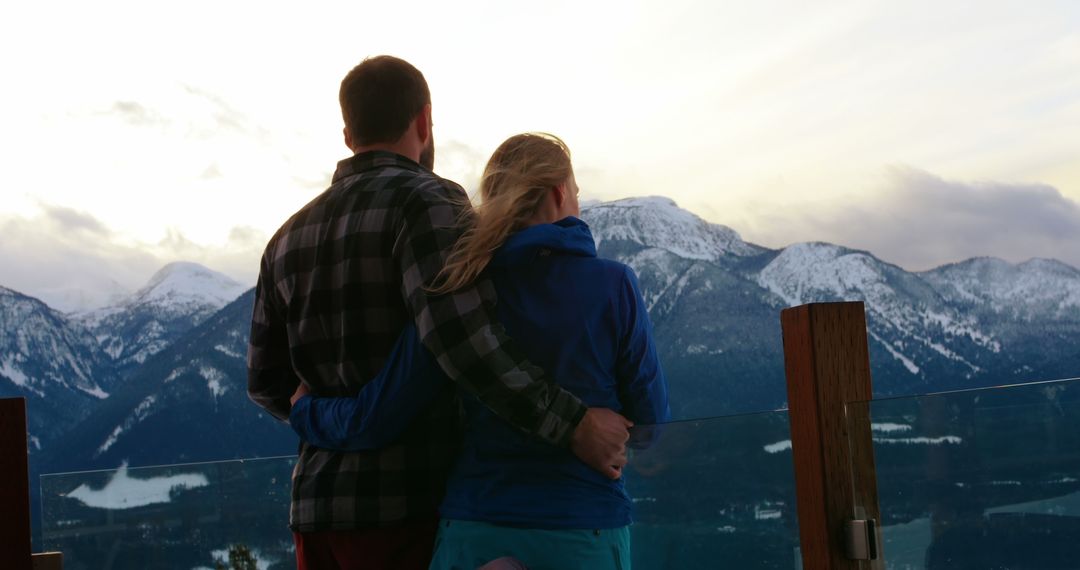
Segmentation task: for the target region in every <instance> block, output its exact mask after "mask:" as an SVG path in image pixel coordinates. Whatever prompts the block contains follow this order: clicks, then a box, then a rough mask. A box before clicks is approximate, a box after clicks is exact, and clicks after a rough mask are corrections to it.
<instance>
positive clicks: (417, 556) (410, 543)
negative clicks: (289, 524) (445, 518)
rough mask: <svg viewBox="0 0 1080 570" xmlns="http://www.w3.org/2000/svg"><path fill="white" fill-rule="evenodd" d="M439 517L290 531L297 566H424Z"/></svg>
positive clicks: (386, 569) (376, 569) (399, 569)
mask: <svg viewBox="0 0 1080 570" xmlns="http://www.w3.org/2000/svg"><path fill="white" fill-rule="evenodd" d="M438 528H439V521H437V520H434V519H433V520H430V521H420V522H412V523H407V524H404V525H402V526H396V527H393V528H372V529H363V530H326V531H320V532H304V533H299V532H294V533H293V540H294V541H296V568H297V570H427V567H428V564H430V563H431V553H432V550H433V549H434V546H435V532H436V531H437V530H438Z"/></svg>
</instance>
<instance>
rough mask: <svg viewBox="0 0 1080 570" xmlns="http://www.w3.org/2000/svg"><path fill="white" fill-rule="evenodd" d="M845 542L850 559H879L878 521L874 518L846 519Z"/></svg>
mask: <svg viewBox="0 0 1080 570" xmlns="http://www.w3.org/2000/svg"><path fill="white" fill-rule="evenodd" d="M844 542H845V544H844V547H845V551H846V552H845V554H846V556H847V558H848V560H877V557H878V547H877V546H878V545H877V521H875V520H874V519H864V520H849V521H846V522H845V523H844Z"/></svg>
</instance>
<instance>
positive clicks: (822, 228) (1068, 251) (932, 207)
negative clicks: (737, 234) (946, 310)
mask: <svg viewBox="0 0 1080 570" xmlns="http://www.w3.org/2000/svg"><path fill="white" fill-rule="evenodd" d="M756 210H757V215H756V216H755V217H756V218H757V219H756V220H755V225H756V226H758V227H757V228H756V229H755V230H754V231H753V232H745V233H746V234H747V237H749V238H751V239H754V240H755V241H760V242H762V243H767V244H769V245H786V244H788V243H793V242H798V241H819V240H820V241H828V242H833V243H837V244H841V245H845V246H849V247H855V248H859V249H866V250H869V251H871V252H872V253H874V254H875V255H877V256H878V257H880V258H882V259H884V260H886V261H890V262H893V263H896V264H898V265H900V266H902V267H905V268H907V269H912V270H921V269H929V268H931V267H936V266H938V265H941V264H944V263H949V262H954V261H960V260H962V259H967V258H970V257H977V256H992V257H1000V258H1003V259H1006V260H1009V261H1014V262H1016V261H1023V260H1026V259H1030V258H1032V257H1049V258H1055V259H1059V260H1061V261H1064V262H1066V263H1069V264H1071V265H1073V266H1078V267H1080V247H1077V246H1078V244H1080V203H1077V202H1076V201H1074V200H1071V199H1069V198H1068V197H1066V196H1064V195H1062V193H1061V192H1060V191H1058V190H1057V189H1056V188H1054V187H1052V186H1048V185H1045V184H1008V183H1000V182H961V181H954V180H946V179H944V178H941V177H939V176H936V175H934V174H931V173H929V172H925V171H922V170H918V169H915V168H909V167H894V168H891V169H889V170H888V171H887V173H886V179H885V184H884V185H883V187H882V188H880V190H876V191H874V192H872V193H865V194H863V195H861V196H856V197H848V198H846V199H839V200H829V201H826V202H818V203H806V204H793V205H789V206H787V207H776V206H775V205H774V206H773V207H771V208H765V207H760V206H759V207H757V208H756Z"/></svg>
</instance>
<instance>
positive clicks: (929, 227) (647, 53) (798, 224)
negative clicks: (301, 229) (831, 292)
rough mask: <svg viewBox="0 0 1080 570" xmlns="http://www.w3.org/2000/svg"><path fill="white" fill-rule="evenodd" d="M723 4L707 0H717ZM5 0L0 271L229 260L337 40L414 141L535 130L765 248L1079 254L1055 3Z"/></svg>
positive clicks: (92, 277)
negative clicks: (412, 86)
mask: <svg viewBox="0 0 1080 570" xmlns="http://www.w3.org/2000/svg"><path fill="white" fill-rule="evenodd" d="M729 4H730V5H729ZM400 6H402V4H401V3H390V2H385V3H369V2H365V3H361V2H355V1H353V2H341V3H333V2H313V3H306V4H304V5H302V6H301V5H300V4H296V3H267V2H258V3H256V2H250V3H245V2H227V3H226V2H185V3H175V2H174V3H168V4H165V3H152V2H130V3H123V2H108V1H105V2H79V3H76V2H52V3H41V2H25V3H21V4H20V5H17V6H12V7H8V6H6V7H5V8H4V10H3V17H2V18H0V62H2V70H3V73H4V85H5V88H4V90H3V91H2V92H0V101H2V102H3V105H0V124H2V125H3V128H2V129H0V156H2V161H3V163H2V164H3V168H2V169H0V177H2V178H0V267H3V268H4V269H3V270H2V273H0V285H5V286H8V287H12V288H15V289H19V290H22V291H25V292H27V293H30V294H37V295H40V296H43V297H48V296H49V295H52V294H54V293H55V292H56V291H62V290H68V289H71V288H72V287H77V288H91V289H95V290H102V288H107V287H115V288H119V289H124V288H134V287H138V286H139V285H141V283H142V282H144V281H145V280H146V279H147V278H149V276H150V274H151V273H152V272H153V271H154V270H155V269H156V268H157V267H159V266H160V265H161V264H163V263H164V262H167V261H171V260H175V259H188V260H193V261H199V262H202V263H204V264H207V265H209V266H211V267H213V268H215V269H218V270H221V271H224V272H226V273H228V274H230V275H232V276H234V277H236V278H238V279H242V280H245V281H248V282H253V281H254V272H255V269H256V261H257V256H258V253H259V250H260V249H261V247H262V245H263V244H264V243H265V240H266V238H267V236H268V235H269V234H270V233H272V232H273V231H274V230H275V229H276V228H277V226H278V225H279V224H280V223H281V222H282V221H283V220H284V219H285V218H286V217H287V216H288V215H289V214H291V213H292V212H293V211H295V210H296V208H298V207H300V206H301V205H303V204H304V203H305V202H307V201H308V200H310V199H311V198H312V197H314V196H315V195H316V194H317V193H318V192H320V191H321V190H323V189H324V188H325V186H326V184H327V182H328V179H329V176H330V173H331V172H332V170H333V167H334V164H335V163H336V161H337V160H339V159H341V158H344V157H345V156H346V155H347V153H348V151H347V150H346V149H345V147H344V145H343V144H342V141H341V119H340V112H339V109H338V106H337V99H336V97H337V88H338V83H339V82H340V80H341V77H342V76H343V75H344V73H345V72H346V71H348V69H350V68H351V67H352V66H353V65H355V64H356V63H358V62H359V61H360V60H361V59H363V58H364V57H366V56H370V55H377V54H381V53H390V54H394V55H398V56H401V57H404V58H406V59H408V60H410V61H411V62H413V63H414V64H415V65H417V67H419V68H420V69H421V70H422V71H423V72H424V73H425V75H426V76H427V78H428V81H429V83H430V86H431V90H432V97H433V107H434V119H435V129H436V130H435V134H436V140H437V142H438V147H437V153H436V170H437V171H439V172H440V173H441V174H443V175H444V176H447V177H450V178H454V179H457V180H459V181H461V182H462V183H463V184H465V185H466V186H467V187H468V186H471V185H472V184H473V183H474V182H475V180H476V177H477V173H478V172H479V170H480V169H481V168H482V166H483V162H484V160H485V159H486V157H487V156H488V154H489V153H490V152H491V151H492V150H493V149H494V147H495V146H496V145H497V144H498V143H499V142H500V141H501V140H502V139H504V138H505V137H507V136H509V135H511V134H514V133H517V132H521V131H526V130H544V131H549V132H553V133H556V134H558V135H560V136H562V137H563V138H564V139H565V140H566V141H567V142H568V144H569V145H570V146H571V149H572V150H573V152H574V160H575V166H576V169H577V172H578V179H579V182H580V183H581V186H582V192H583V194H584V195H585V197H586V198H590V199H601V200H609V199H615V198H620V197H626V196H640V195H650V194H658V195H664V196H669V197H671V198H673V199H674V200H676V201H677V202H678V203H679V204H680V205H681V206H682V207H684V208H687V209H689V210H691V211H693V212H694V213H696V214H698V215H700V216H702V217H704V218H705V219H707V220H709V221H712V222H716V223H721V224H725V225H728V226H731V227H732V228H734V229H735V230H737V231H739V232H740V233H741V234H742V235H743V237H744V238H746V239H748V240H751V241H754V242H757V243H760V244H762V245H766V246H770V247H782V246H784V245H787V244H789V243H792V242H797V241H810V240H815V241H830V242H835V243H840V244H843V245H847V246H851V247H856V248H861V249H869V250H871V251H872V252H873V253H875V254H876V255H878V256H879V257H881V258H883V259H885V260H887V261H891V262H894V263H898V264H900V265H901V266H903V267H906V268H909V269H926V268H929V267H933V266H935V265H938V264H941V263H945V262H949V261H957V260H959V259H963V258H965V257H970V256H975V255H994V256H998V257H1003V258H1005V259H1008V260H1010V261H1022V260H1024V259H1027V258H1030V257H1057V258H1059V259H1062V260H1064V261H1066V262H1069V263H1071V264H1073V265H1080V247H1076V244H1077V243H1078V241H1077V237H1078V236H1080V206H1078V203H1080V135H1078V134H1077V133H1080V72H1078V71H1077V70H1080V3H1076V2H1070V1H1062V2H1050V1H1048V2H1040V3H1039V4H1038V9H1034V8H1033V5H1032V4H1031V3H1028V2H1018V1H1016V2H986V1H980V2H919V1H913V2H893V3H881V2H864V1H860V2H812V3H811V2H797V1H792V2H776V1H761V2H740V3H724V2H706V1H698V2H686V1H683V0H665V1H664V2H658V1H653V2H627V1H620V2H564V3H558V2H554V3H547V2H545V3H531V4H529V5H519V3H514V2H461V1H459V2H414V3H409V4H408V6H409V11H408V12H406V11H403V10H402V9H401V8H400Z"/></svg>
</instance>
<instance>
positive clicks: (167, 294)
mask: <svg viewBox="0 0 1080 570" xmlns="http://www.w3.org/2000/svg"><path fill="white" fill-rule="evenodd" d="M246 289H247V287H246V286H244V285H241V284H240V283H237V282H236V281H234V280H233V279H231V278H229V277H227V276H226V275H224V274H221V273H218V272H217V271H213V270H211V269H209V268H207V267H204V266H202V265H199V264H198V263H192V262H189V261H176V262H173V263H170V264H168V265H166V266H165V267H162V268H161V269H159V270H158V272H157V273H155V274H154V276H153V277H151V278H150V281H149V282H148V283H147V284H146V285H145V286H144V287H143V288H142V289H139V290H138V291H136V292H135V294H134V295H133V296H132V298H131V299H130V300H129V301H128V304H142V303H152V302H160V301H166V302H168V301H177V300H182V301H186V300H198V301H203V302H206V303H208V304H212V305H215V306H216V308H219V309H220V308H221V307H224V306H225V305H226V304H228V303H229V302H231V301H232V300H234V299H236V298H237V297H239V296H240V294H241V293H243V292H244V291H245V290H246Z"/></svg>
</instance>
